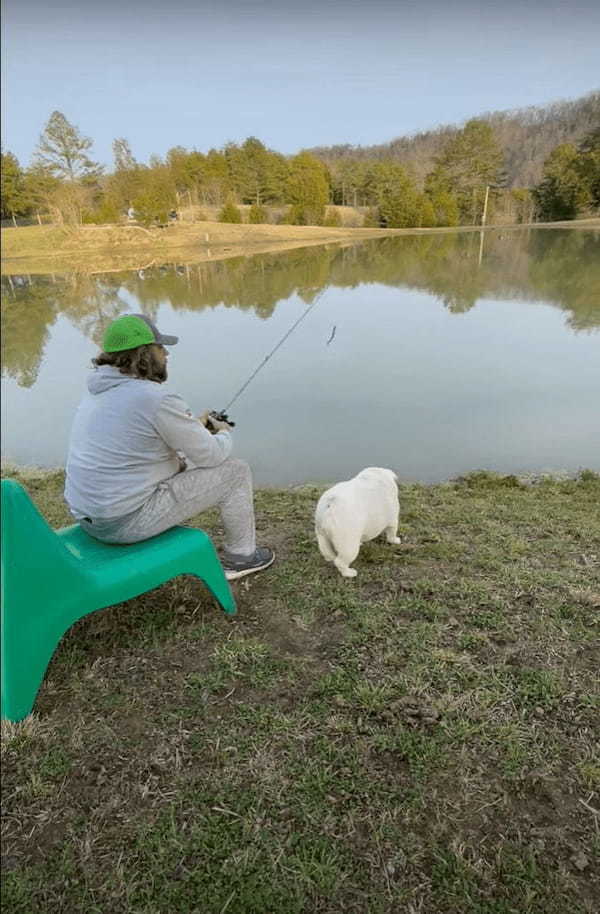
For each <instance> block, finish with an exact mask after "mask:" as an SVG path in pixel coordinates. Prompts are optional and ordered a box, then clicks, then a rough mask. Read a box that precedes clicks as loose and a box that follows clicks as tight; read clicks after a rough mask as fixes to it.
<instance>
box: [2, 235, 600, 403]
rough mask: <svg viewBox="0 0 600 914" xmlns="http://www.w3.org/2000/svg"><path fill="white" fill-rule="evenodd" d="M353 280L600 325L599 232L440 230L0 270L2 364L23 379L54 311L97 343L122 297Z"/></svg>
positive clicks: (223, 299) (259, 291) (309, 286)
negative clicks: (514, 303)
mask: <svg viewBox="0 0 600 914" xmlns="http://www.w3.org/2000/svg"><path fill="white" fill-rule="evenodd" d="M361 284H381V285H385V286H391V287H403V288H407V287H408V288H411V289H417V290H419V291H423V292H428V293H430V294H431V295H433V296H435V297H436V298H438V299H439V300H440V301H441V302H442V303H443V306H444V307H446V308H447V309H448V310H449V311H450V312H452V313H453V314H461V313H464V312H466V311H469V310H470V309H472V308H474V307H475V306H476V304H477V302H478V301H480V300H481V299H483V298H492V299H500V300H506V299H518V300H523V301H527V302H532V303H533V302H543V303H546V304H550V305H554V306H556V307H558V308H561V309H562V310H564V311H566V312H567V324H568V326H569V327H570V328H571V329H572V330H574V331H582V330H587V331H591V330H594V329H597V328H598V327H600V233H599V232H597V231H590V230H577V229H571V230H558V229H552V230H544V229H523V230H519V231H510V230H506V229H498V230H493V231H489V232H486V233H485V235H484V236H481V237H480V234H479V233H476V232H471V233H469V232H448V233H446V234H423V235H409V236H404V237H387V238H382V239H381V240H374V241H364V242H360V243H358V244H354V245H347V246H339V245H327V246H323V247H310V248H301V249H294V250H292V251H285V252H278V253H272V254H258V255H255V256H253V257H236V258H232V259H229V260H221V261H212V262H203V263H196V264H164V265H162V266H158V267H150V268H147V269H140V270H137V271H126V272H115V273H102V274H84V273H76V274H69V275H60V276H56V275H52V274H50V275H49V274H45V275H40V276H14V275H13V276H3V277H2V299H3V308H2V372H3V374H6V375H7V376H9V377H11V378H14V379H15V380H16V381H17V383H18V384H19V385H21V386H23V387H30V386H32V385H33V384H34V383H35V381H36V378H37V375H38V371H39V367H40V364H41V362H42V358H43V354H44V347H45V345H46V342H47V340H48V335H49V329H50V327H51V326H52V325H53V324H54V322H55V321H56V319H57V317H58V316H59V315H65V316H66V317H67V318H68V319H69V320H70V321H71V322H72V324H73V325H74V326H76V327H77V328H78V329H79V330H80V331H81V332H82V333H83V334H84V335H85V336H86V337H88V338H89V339H91V340H93V341H94V342H95V343H96V344H97V345H99V344H100V341H101V338H102V333H103V331H104V328H105V326H106V325H107V324H108V323H109V322H110V321H111V320H113V319H114V318H115V317H118V315H119V314H122V313H123V312H125V311H128V310H130V305H129V300H130V299H131V298H134V299H135V300H136V301H137V302H138V303H139V307H140V309H141V310H143V311H144V313H146V314H148V316H150V317H151V318H155V317H156V314H157V312H158V309H159V307H160V306H161V305H163V304H165V303H167V304H169V305H170V306H171V307H172V308H173V309H175V310H181V311H198V310H202V309H205V308H216V307H219V306H224V307H226V308H238V309H241V310H250V311H252V312H253V313H255V314H256V315H257V316H258V317H260V318H262V319H265V320H266V319H268V318H269V317H270V316H271V315H272V314H273V311H274V310H275V307H276V306H277V303H278V302H280V301H283V300H286V299H288V298H290V296H292V295H298V296H299V297H300V298H301V299H302V300H303V301H305V302H306V303H307V304H310V303H311V302H312V301H313V300H314V298H315V296H316V295H317V294H318V293H319V291H320V290H322V289H324V288H325V287H327V286H334V287H338V288H356V287H358V286H360V285H361Z"/></svg>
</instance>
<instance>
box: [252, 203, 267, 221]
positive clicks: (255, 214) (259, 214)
mask: <svg viewBox="0 0 600 914" xmlns="http://www.w3.org/2000/svg"><path fill="white" fill-rule="evenodd" d="M248 222H250V224H251V225H260V224H262V223H265V222H268V219H267V211H266V209H265V208H264V206H258V205H257V204H256V203H253V204H252V206H251V207H250V210H249V212H248Z"/></svg>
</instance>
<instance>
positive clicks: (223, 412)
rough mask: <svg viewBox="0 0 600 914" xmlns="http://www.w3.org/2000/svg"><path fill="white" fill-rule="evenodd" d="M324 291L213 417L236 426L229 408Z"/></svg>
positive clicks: (323, 291)
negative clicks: (228, 414)
mask: <svg viewBox="0 0 600 914" xmlns="http://www.w3.org/2000/svg"><path fill="white" fill-rule="evenodd" d="M324 293H325V289H322V290H321V291H320V292H319V293H318V295H317V296H316V297H315V300H314V301H313V302H311V304H310V305H309V306H308V308H306V309H305V311H304V312H303V313H302V314H301V315H300V317H299V318H298V320H297V321H295V322H294V323H293V324H292V326H291V327H290V329H289V330H287V331H286V332H285V333H284V335H283V336H282V337H281V339H280V340H279V342H278V343H277V345H276V346H274V347H273V349H271V351H270V352H269V354H268V355H266V356H265V357H264V359H263V360H262V362H260V364H259V365H258V366H257V367H256V368H255V369H254V371H253V372H252V374H251V375H250V377H249V378H248V380H247V381H245V382H244V384H242V386H241V387H240V389H239V390H238V391H237V393H236V394H235V396H233V397H232V399H231V400H230V401H229V403H228V404H227V406H225V407H224V409H222V410H219V411H216V410H213V411H212V412H211V413H210V415H211V417H212V418H213V419H218V420H219V421H220V422H227V424H228V425H231V426H234V425H235V422H231V421H230V420H229V419H228V418H227V410H228V409H230V408H231V406H232V405H233V404H234V403H235V401H236V400H237V399H238V397H239V396H241V394H243V392H244V391H245V390H246V388H247V387H248V385H249V384H250V382H251V381H253V380H254V378H255V377H256V375H257V374H258V372H259V371H260V370H261V369H262V368H264V367H265V365H266V364H267V362H268V361H269V359H270V358H271V357H272V356H274V355H275V353H276V352H277V350H278V349H279V348H280V346H283V344H284V343H285V341H286V340H287V338H288V336H290V334H291V333H293V332H294V330H295V329H296V327H297V326H298V325H299V324H301V323H302V321H303V320H304V318H305V317H306V316H307V315H308V313H309V311H312V309H313V308H314V307H315V305H316V304H317V302H318V301H319V300H320V299H321V298H322V296H323V294H324Z"/></svg>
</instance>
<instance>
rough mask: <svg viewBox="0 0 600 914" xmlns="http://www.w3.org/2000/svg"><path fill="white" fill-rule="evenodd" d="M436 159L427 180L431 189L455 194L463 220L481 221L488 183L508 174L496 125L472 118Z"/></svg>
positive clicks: (496, 183)
mask: <svg viewBox="0 0 600 914" xmlns="http://www.w3.org/2000/svg"><path fill="white" fill-rule="evenodd" d="M435 162H436V167H435V168H434V170H433V172H432V173H431V174H430V175H429V176H428V178H427V181H426V185H428V188H429V190H430V192H433V193H440V192H441V193H452V194H454V196H455V197H456V201H457V203H458V207H459V211H460V216H461V221H462V222H463V223H464V222H467V223H470V224H476V223H478V222H479V220H480V217H481V213H482V210H483V201H484V197H485V188H486V186H497V185H499V184H501V183H502V181H503V176H504V172H503V162H504V156H503V153H502V150H501V148H500V146H499V144H498V142H497V140H496V138H495V135H494V130H493V128H492V127H491V126H490V124H488V123H487V122H486V121H482V120H479V119H477V118H474V119H473V120H470V121H468V122H467V123H466V124H465V126H464V128H463V129H462V130H459V131H458V133H456V134H455V135H454V136H453V137H452V138H451V139H450V140H449V141H448V143H447V144H446V146H445V147H444V150H443V152H442V154H441V155H440V156H438V157H437V158H436V159H435Z"/></svg>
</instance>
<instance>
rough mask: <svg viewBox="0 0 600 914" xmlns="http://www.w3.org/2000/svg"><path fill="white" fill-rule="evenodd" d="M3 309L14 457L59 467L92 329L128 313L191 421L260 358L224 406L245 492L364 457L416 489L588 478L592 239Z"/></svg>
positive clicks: (422, 247)
mask: <svg viewBox="0 0 600 914" xmlns="http://www.w3.org/2000/svg"><path fill="white" fill-rule="evenodd" d="M2 297H3V311H2V330H3V332H2V376H3V382H2V388H3V389H2V393H3V403H4V409H3V412H2V432H3V446H2V452H3V456H4V457H6V458H8V459H11V460H13V461H15V462H17V463H21V464H34V465H38V466H62V465H64V463H65V457H66V451H67V445H68V437H69V429H70V424H71V421H72V418H73V414H74V412H75V409H76V407H77V404H78V402H79V400H80V398H81V396H82V393H83V390H84V386H85V382H86V375H87V372H88V370H89V365H90V359H91V358H92V357H93V356H94V355H95V354H96V353H97V351H98V343H99V341H100V340H101V338H102V331H103V328H104V326H105V325H106V323H107V322H108V321H110V320H112V319H113V318H115V317H117V316H119V315H120V314H123V313H126V312H129V311H132V312H135V311H142V312H144V313H145V314H148V315H149V316H150V317H152V319H153V320H156V322H157V323H158V326H159V327H160V328H161V329H162V330H163V331H164V332H166V333H174V334H177V335H178V336H179V338H180V342H179V344H178V345H177V346H176V347H174V349H173V350H172V355H171V359H170V365H169V372H170V374H169V382H168V383H169V386H170V387H172V389H174V390H176V391H177V392H178V393H180V394H181V395H182V396H183V397H184V398H185V399H186V400H187V402H188V403H189V405H190V406H191V407H192V409H193V410H194V411H196V412H198V413H200V412H201V411H202V410H203V409H204V408H205V407H211V408H223V407H225V406H227V405H228V404H229V402H230V401H231V400H232V398H233V397H234V396H235V394H236V392H237V391H238V390H239V389H240V388H242V386H243V385H244V384H245V382H246V381H247V380H248V378H249V377H250V376H251V375H252V373H253V372H254V371H255V370H256V369H257V368H259V366H261V365H262V367H260V368H259V370H258V373H257V374H256V375H255V377H254V378H253V379H252V380H251V381H250V383H249V384H248V386H247V387H246V388H245V390H243V392H242V393H241V394H240V395H239V397H238V398H237V399H236V400H235V402H234V403H233V404H232V405H231V409H230V410H229V414H230V416H231V417H232V418H233V419H234V420H235V421H236V423H237V426H236V431H235V442H236V443H235V452H236V453H237V455H239V456H242V457H244V458H245V459H247V460H248V461H249V462H250V464H251V465H252V467H253V471H254V477H255V481H256V483H257V484H258V485H259V486H280V485H289V484H297V483H303V482H328V481H334V480H339V479H344V478H347V477H348V476H350V475H353V474H354V473H356V472H357V471H358V470H360V469H361V468H363V467H365V466H371V465H377V466H388V467H392V468H394V469H395V470H396V471H397V472H398V474H399V476H400V479H401V480H405V481H409V480H421V481H423V482H434V481H439V480H444V479H449V478H452V477H454V476H457V475H460V474H463V473H466V472H470V471H472V470H477V469H489V470H495V471H498V472H503V473H513V472H515V473H527V472H534V473H537V472H544V471H568V472H573V471H576V470H578V469H581V468H584V467H587V468H591V469H595V470H598V469H600V421H599V419H600V415H599V413H600V232H598V231H592V230H580V229H572V230H558V229H533V230H530V229H522V230H506V229H505V230H494V231H488V232H486V233H485V234H484V235H480V233H467V232H452V233H446V234H430V235H415V236H405V237H387V238H382V239H377V240H375V241H366V242H361V243H358V244H352V245H347V246H339V245H331V246H324V247H311V248H304V249H296V250H293V251H288V252H280V253H276V254H262V255H257V256H254V257H240V258H234V259H230V260H223V261H215V262H203V263H197V264H186V265H181V264H163V265H161V266H152V267H150V268H147V269H141V270H139V271H126V272H115V273H102V274H96V275H86V274H73V275H57V274H49V275H37V276H33V275H32V276H25V275H11V276H3V277H2ZM278 344H281V345H279V348H277V349H276V347H277V346H278ZM275 349H276V351H275V352H273V350H275ZM270 353H273V354H272V355H271V356H270V358H266V357H267V356H269V354H270ZM265 359H266V361H265Z"/></svg>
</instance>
